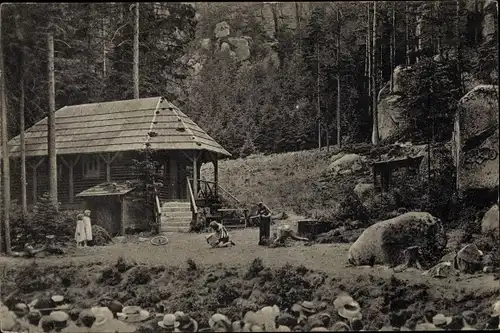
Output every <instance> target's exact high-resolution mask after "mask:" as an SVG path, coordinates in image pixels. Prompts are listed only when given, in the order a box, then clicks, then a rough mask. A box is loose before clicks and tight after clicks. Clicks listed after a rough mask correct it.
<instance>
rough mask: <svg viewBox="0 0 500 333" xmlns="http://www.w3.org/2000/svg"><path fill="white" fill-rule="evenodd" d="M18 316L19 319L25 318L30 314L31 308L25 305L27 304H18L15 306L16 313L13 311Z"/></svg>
mask: <svg viewBox="0 0 500 333" xmlns="http://www.w3.org/2000/svg"><path fill="white" fill-rule="evenodd" d="M13 312H14V313H15V314H16V316H18V317H24V316H25V315H27V314H28V312H29V308H28V306H27V305H26V304H25V303H17V304H16V305H15V306H14V311H13Z"/></svg>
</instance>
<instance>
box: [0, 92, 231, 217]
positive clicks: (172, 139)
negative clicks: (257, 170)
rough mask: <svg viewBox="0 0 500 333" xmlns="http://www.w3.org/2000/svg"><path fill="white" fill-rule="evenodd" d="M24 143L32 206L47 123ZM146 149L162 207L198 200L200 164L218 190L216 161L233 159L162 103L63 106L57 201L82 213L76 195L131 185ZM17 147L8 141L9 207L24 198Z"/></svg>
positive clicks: (44, 173) (40, 187)
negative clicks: (108, 185) (158, 178)
mask: <svg viewBox="0 0 500 333" xmlns="http://www.w3.org/2000/svg"><path fill="white" fill-rule="evenodd" d="M25 140H26V146H25V147H26V161H27V166H26V170H27V184H26V186H27V199H28V203H29V204H33V203H36V201H37V197H38V196H40V195H41V194H42V193H44V192H48V190H49V173H48V171H49V170H48V158H47V156H48V151H47V118H45V119H43V120H41V121H39V122H38V123H36V124H35V125H34V126H32V127H31V128H29V129H27V130H26V134H25ZM147 145H149V147H150V149H151V150H152V152H153V153H152V155H153V156H152V158H154V159H155V160H156V161H158V162H159V163H160V170H158V172H160V173H161V174H162V178H163V184H164V186H163V187H162V188H161V190H160V193H159V198H160V201H161V203H162V204H163V203H165V202H180V203H185V202H190V201H193V200H196V198H197V194H198V189H199V187H200V180H199V175H200V167H201V165H202V164H203V163H209V162H212V163H213V164H214V167H215V168H214V170H215V174H214V180H215V183H216V184H217V180H218V177H217V173H218V168H217V166H218V160H219V159H222V158H227V157H229V156H231V154H229V153H228V152H227V151H226V150H225V149H224V148H223V147H222V146H221V145H219V144H218V143H217V142H215V140H214V139H212V138H211V137H210V136H209V135H208V134H207V133H206V132H205V131H204V130H203V129H201V128H200V127H199V126H198V125H197V124H195V123H194V122H193V121H192V120H191V119H190V118H189V117H187V116H186V115H185V114H184V113H182V112H181V111H180V110H179V109H178V108H177V107H176V106H175V105H173V104H172V103H170V102H169V101H167V100H166V99H165V98H162V97H152V98H141V99H134V100H124V101H114V102H104V103H94V104H83V105H73V106H65V107H63V108H61V109H59V110H57V111H56V153H57V167H58V170H57V177H58V201H59V202H60V203H61V205H62V206H63V207H78V208H81V207H83V200H82V198H81V197H76V194H78V193H80V192H82V191H85V190H87V189H89V188H91V187H94V186H97V185H99V184H102V183H105V182H115V181H126V180H131V179H135V178H136V173H135V171H134V169H133V165H134V162H133V160H134V159H136V160H141V159H143V158H144V157H143V156H141V151H142V150H143V149H144V148H145V147H146V146H147ZM19 146H20V138H19V136H16V137H15V138H13V139H12V140H10V141H9V151H10V159H11V173H12V177H11V198H12V200H16V199H19V200H20V198H21V190H20V189H21V183H20V163H19V161H20V149H19ZM215 188H217V185H216V186H215ZM193 197H194V199H193ZM184 206H185V205H184ZM184 206H183V207H184Z"/></svg>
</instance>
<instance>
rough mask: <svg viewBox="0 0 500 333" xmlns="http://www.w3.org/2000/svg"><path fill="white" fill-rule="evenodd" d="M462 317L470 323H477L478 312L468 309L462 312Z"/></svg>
mask: <svg viewBox="0 0 500 333" xmlns="http://www.w3.org/2000/svg"><path fill="white" fill-rule="evenodd" d="M462 318H463V319H464V320H465V322H466V323H467V324H469V325H475V324H477V314H476V313H475V312H474V311H470V310H467V311H464V312H462Z"/></svg>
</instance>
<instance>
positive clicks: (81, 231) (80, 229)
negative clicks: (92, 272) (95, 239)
mask: <svg viewBox="0 0 500 333" xmlns="http://www.w3.org/2000/svg"><path fill="white" fill-rule="evenodd" d="M83 217H84V215H83V214H78V215H77V216H76V230H75V241H76V248H81V247H82V244H83V241H84V240H85V228H84V223H83Z"/></svg>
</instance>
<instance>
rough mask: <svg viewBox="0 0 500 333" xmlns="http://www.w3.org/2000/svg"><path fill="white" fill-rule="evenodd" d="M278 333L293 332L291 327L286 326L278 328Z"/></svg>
mask: <svg viewBox="0 0 500 333" xmlns="http://www.w3.org/2000/svg"><path fill="white" fill-rule="evenodd" d="M276 331H277V332H291V331H292V330H291V329H290V327H288V326H286V325H279V326H278V328H277V329H276Z"/></svg>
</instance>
